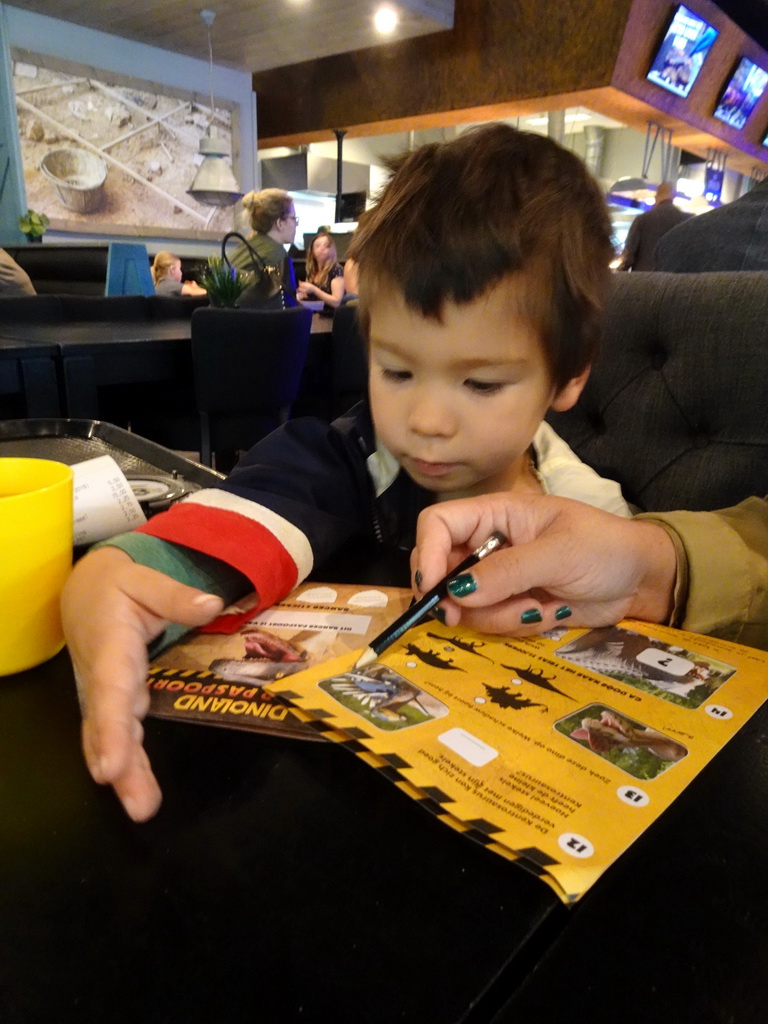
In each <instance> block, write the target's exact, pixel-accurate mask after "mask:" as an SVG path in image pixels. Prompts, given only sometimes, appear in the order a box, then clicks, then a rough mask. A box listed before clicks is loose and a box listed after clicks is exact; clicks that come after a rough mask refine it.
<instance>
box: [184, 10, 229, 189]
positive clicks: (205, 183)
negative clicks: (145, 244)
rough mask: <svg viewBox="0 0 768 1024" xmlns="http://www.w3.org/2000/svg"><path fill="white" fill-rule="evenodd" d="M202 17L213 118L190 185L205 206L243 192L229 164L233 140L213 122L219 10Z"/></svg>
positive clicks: (204, 13) (202, 14)
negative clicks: (215, 34) (221, 133)
mask: <svg viewBox="0 0 768 1024" xmlns="http://www.w3.org/2000/svg"><path fill="white" fill-rule="evenodd" d="M200 20H201V21H202V23H203V25H204V26H205V28H206V30H207V32H208V85H209V90H210V93H211V118H210V121H209V122H208V130H207V132H206V134H205V135H204V136H203V137H202V139H200V153H201V154H202V156H203V161H202V163H201V164H200V166H199V167H198V169H197V174H196V175H195V180H194V181H193V182H192V184H191V185H190V187H189V188H188V189H187V192H188V194H189V195H191V196H192V198H193V199H196V200H197V201H198V203H202V204H203V206H233V205H234V204H235V203H236V202H237V201H238V199H242V197H243V193H242V192H241V191H240V186H239V185H238V184H237V181H236V180H235V176H234V174H233V173H232V168H231V167H230V165H229V160H228V158H229V155H230V149H229V144H228V143H227V142H226V141H225V140H224V139H220V138H218V137H217V135H216V129H215V128H214V126H213V119H214V106H213V40H212V33H211V30H212V28H213V23H214V21H215V20H216V11H211V10H208V9H204V10H202V11H200Z"/></svg>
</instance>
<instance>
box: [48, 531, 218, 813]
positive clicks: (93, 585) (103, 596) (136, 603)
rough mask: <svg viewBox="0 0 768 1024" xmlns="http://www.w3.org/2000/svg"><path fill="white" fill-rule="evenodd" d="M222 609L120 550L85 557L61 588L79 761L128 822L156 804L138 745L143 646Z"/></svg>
mask: <svg viewBox="0 0 768 1024" xmlns="http://www.w3.org/2000/svg"><path fill="white" fill-rule="evenodd" d="M222 606H223V603H222V601H221V599H220V598H218V597H216V596H215V595H213V594H205V593H203V591H200V590H196V589H194V588H193V587H187V586H184V585H183V584H182V583H178V582H177V581H176V580H173V579H171V578H170V577H169V576H165V575H164V574H163V573H161V572H157V571H156V570H154V569H148V568H146V566H142V565H137V564H136V563H135V562H133V561H132V560H131V559H130V558H129V557H128V555H126V554H125V552H123V551H120V550H119V549H118V548H100V549H99V550H98V551H93V552H91V553H90V554H88V555H86V556H85V557H84V558H82V559H81V560H80V561H79V562H78V563H77V565H76V566H75V568H74V569H73V571H72V575H71V576H70V577H69V579H68V581H67V583H66V586H65V587H64V593H63V595H62V619H63V623H64V635H65V636H66V638H67V645H68V647H69V653H70V655H71V658H72V664H73V666H74V669H75V678H76V679H77V687H78V694H79V697H80V706H81V710H82V715H83V731H82V736H83V752H84V754H85V760H86V763H87V764H88V769H89V771H90V773H91V775H92V776H93V778H94V779H95V780H96V782H99V783H106V784H110V785H112V787H113V788H114V790H115V792H116V793H117V795H118V797H119V798H120V800H121V801H122V804H123V807H124V808H125V810H126V811H127V813H128V814H129V815H130V817H131V818H133V819H134V821H145V820H146V819H147V818H151V817H152V815H153V814H155V812H156V811H157V809H158V807H159V806H160V801H161V794H160V787H159V786H158V784H157V780H156V779H155V777H154V775H153V774H152V769H151V767H150V764H149V759H148V758H147V755H146V753H145V751H144V747H143V746H142V739H143V736H144V730H143V728H142V725H141V722H142V719H143V718H144V716H145V715H146V713H147V710H148V708H149V692H148V690H147V685H146V683H147V667H148V662H147V644H148V643H149V642H150V641H151V640H153V639H154V638H155V637H156V636H159V634H160V633H162V631H163V630H164V629H165V627H166V626H167V625H168V623H169V622H179V623H182V624H183V625H186V626H201V625H203V624H204V623H206V622H209V621H210V620H211V619H212V618H213V617H214V616H215V615H217V614H218V613H219V612H220V611H221V610H222Z"/></svg>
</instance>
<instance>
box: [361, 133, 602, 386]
mask: <svg viewBox="0 0 768 1024" xmlns="http://www.w3.org/2000/svg"><path fill="white" fill-rule="evenodd" d="M389 167H390V169H391V170H392V172H393V173H392V176H391V178H390V179H389V181H388V182H387V184H386V185H385V186H384V188H383V190H382V192H381V194H380V196H379V197H378V202H377V204H376V206H374V207H373V208H371V209H370V210H368V211H366V217H365V220H364V222H363V223H362V224H361V225H360V226H359V228H358V229H357V231H356V232H355V234H354V237H353V239H352V244H351V246H350V249H349V256H350V257H352V258H353V259H354V260H356V261H357V264H358V267H359V272H360V313H359V315H360V322H361V326H362V329H363V331H364V333H365V334H366V336H367V334H368V330H369V326H370V302H371V300H372V298H373V297H374V296H375V295H376V292H377V291H378V290H379V289H386V288H391V287H394V288H396V289H397V290H398V291H400V292H402V295H403V298H404V300H405V303H406V305H407V306H408V307H409V308H411V309H413V310H415V311H416V312H418V313H420V314H421V315H423V316H427V317H434V318H436V319H438V320H439V319H440V316H441V312H442V308H443V304H444V303H445V302H446V301H452V302H455V303H457V304H461V303H465V302H471V301H472V300H473V299H476V298H479V297H480V296H481V295H482V294H483V293H484V292H486V291H487V290H488V289H489V288H490V287H491V286H493V285H495V284H498V283H499V282H500V281H501V280H502V279H503V278H504V277H507V276H508V275H511V274H516V273H520V272H522V273H524V274H525V288H524V289H522V291H523V292H524V299H523V304H524V307H525V308H524V309H522V310H521V312H522V313H523V314H524V315H525V316H526V317H527V318H528V319H529V321H530V322H531V324H532V325H533V327H534V328H535V329H536V331H537V333H538V334H539V336H540V337H541V339H542V343H543V345H544V350H545V353H546V357H547V361H548V364H549V368H550V371H551V374H552V379H553V383H554V385H555V386H556V387H558V388H560V387H562V386H564V385H565V384H566V383H567V382H568V381H569V380H570V379H571V378H572V377H576V376H578V375H579V374H580V373H581V372H582V371H583V370H584V369H586V367H587V366H588V365H589V363H590V362H591V361H592V359H593V357H594V355H595V353H596V349H597V344H598V340H599V331H600V328H599V318H600V314H601V311H602V307H603V303H604V297H605V292H606V289H607V285H608V281H609V277H610V270H609V263H610V261H611V260H612V259H613V257H614V250H613V245H612V243H611V224H610V220H609V218H608V212H607V209H606V206H605V202H604V200H603V197H602V194H601V192H600V190H599V188H598V186H597V183H596V182H595V181H594V179H593V178H592V176H591V175H590V174H589V172H588V171H587V169H586V167H585V166H584V164H583V163H582V161H581V160H580V159H579V158H578V157H577V156H575V155H574V154H573V153H570V152H569V151H568V150H566V149H563V148H562V146H559V145H558V144H557V143H556V142H553V141H552V140H551V139H548V138H546V137H545V136H542V135H535V134H533V133H530V132H520V131H518V130H517V129H515V128H512V127H510V126H508V125H505V124H489V125H483V126H482V127H479V128H475V129H471V130H469V131H466V132H464V133H463V134H462V135H460V136H459V137H458V138H457V139H455V140H453V141H451V142H447V143H442V144H440V143H438V144H429V145H426V146H421V147H420V148H419V149H417V150H414V151H413V152H412V153H406V154H404V155H402V156H400V157H397V158H395V159H394V160H392V161H390V163H389Z"/></svg>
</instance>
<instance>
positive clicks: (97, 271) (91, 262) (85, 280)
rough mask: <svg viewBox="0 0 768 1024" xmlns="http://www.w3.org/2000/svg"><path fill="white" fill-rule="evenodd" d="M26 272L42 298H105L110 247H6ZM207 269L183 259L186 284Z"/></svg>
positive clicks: (54, 244)
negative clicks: (53, 296) (51, 296)
mask: <svg viewBox="0 0 768 1024" xmlns="http://www.w3.org/2000/svg"><path fill="white" fill-rule="evenodd" d="M4 248H5V250H6V252H8V253H10V255H11V256H12V257H13V258H14V259H15V260H16V262H17V263H18V264H19V266H20V267H21V268H22V269H23V270H26V272H27V273H28V274H29V276H30V278H31V279H32V284H33V285H34V288H35V291H36V292H37V294H38V295H104V294H105V291H106V284H107V262H108V258H109V246H108V245H107V243H103V244H101V245H99V244H93V245H87V244H84V245H77V244H75V245H72V244H67V243H60V242H42V243H40V244H39V245H16V246H4ZM204 265H205V259H204V258H203V257H187V256H182V257H181V272H182V276H183V278H184V280H186V279H187V278H189V277H194V276H195V275H196V274H197V272H198V271H199V270H200V269H201V268H202V267H203V266H204Z"/></svg>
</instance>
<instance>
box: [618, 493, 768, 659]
mask: <svg viewBox="0 0 768 1024" xmlns="http://www.w3.org/2000/svg"><path fill="white" fill-rule="evenodd" d="M637 518H639V519H648V520H652V521H654V522H657V523H659V524H660V525H661V526H663V527H664V528H665V529H666V530H667V532H668V533H669V535H670V536H671V537H672V540H673V542H674V544H675V549H676V552H677V564H678V580H677V586H676V588H675V607H674V612H673V616H672V619H671V624H672V625H674V626H679V627H680V628H681V629H687V630H689V631H690V632H692V633H710V634H712V635H714V636H719V637H723V638H725V639H727V640H735V641H737V642H738V643H742V644H746V645H748V646H750V647H761V648H765V649H768V501H766V500H765V499H763V498H748V499H747V500H746V501H743V502H742V503H741V504H740V505H736V506H735V507H733V508H729V509H722V510H720V511H718V512H653V513H645V514H643V515H641V516H638V517H637Z"/></svg>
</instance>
